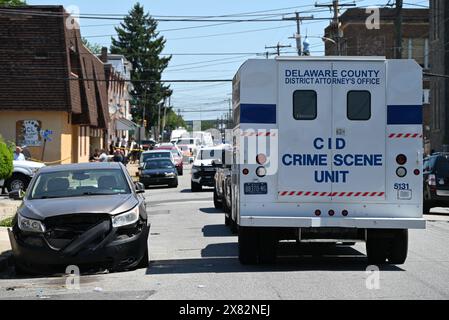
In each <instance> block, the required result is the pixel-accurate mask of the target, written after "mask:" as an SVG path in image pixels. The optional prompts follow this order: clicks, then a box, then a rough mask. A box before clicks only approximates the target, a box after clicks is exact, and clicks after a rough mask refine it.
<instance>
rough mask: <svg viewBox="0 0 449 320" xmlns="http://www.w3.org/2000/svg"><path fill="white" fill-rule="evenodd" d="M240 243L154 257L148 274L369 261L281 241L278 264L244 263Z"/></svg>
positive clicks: (329, 266)
mask: <svg viewBox="0 0 449 320" xmlns="http://www.w3.org/2000/svg"><path fill="white" fill-rule="evenodd" d="M237 255H238V245H237V243H218V244H210V245H208V246H207V247H206V248H204V249H203V250H202V251H201V256H202V258H200V259H175V260H157V261H152V262H151V264H150V268H149V269H148V270H147V274H152V275H156V274H188V273H230V272H297V271H361V272H364V271H366V268H367V266H368V261H367V259H366V256H365V255H364V254H363V253H361V252H360V251H358V250H356V249H354V248H352V247H348V246H337V245H315V244H313V245H310V244H307V245H297V244H296V243H281V244H280V245H279V253H278V259H277V262H276V264H273V265H260V266H244V265H241V264H240V262H239V260H238V256H237ZM379 269H380V270H382V271H404V270H403V269H402V268H400V267H398V266H395V265H384V266H380V267H379Z"/></svg>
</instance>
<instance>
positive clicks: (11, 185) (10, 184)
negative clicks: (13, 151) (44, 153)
mask: <svg viewBox="0 0 449 320" xmlns="http://www.w3.org/2000/svg"><path fill="white" fill-rule="evenodd" d="M30 181H31V178H30V177H28V176H26V175H24V174H22V173H13V175H12V176H11V178H9V179H8V180H7V181H6V184H5V185H6V189H7V190H8V192H11V191H14V190H19V189H22V190H24V191H25V190H26V189H27V188H28V185H29V184H30Z"/></svg>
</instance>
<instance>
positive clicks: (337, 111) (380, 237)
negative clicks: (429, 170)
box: [232, 57, 425, 264]
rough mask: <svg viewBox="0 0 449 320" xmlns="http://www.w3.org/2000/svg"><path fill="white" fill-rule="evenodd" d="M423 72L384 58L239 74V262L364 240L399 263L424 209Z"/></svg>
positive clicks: (266, 63)
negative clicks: (286, 246) (288, 246)
mask: <svg viewBox="0 0 449 320" xmlns="http://www.w3.org/2000/svg"><path fill="white" fill-rule="evenodd" d="M422 92H423V90H422V69H421V67H420V66H419V65H418V64H417V63H416V62H415V61H414V60H387V59H385V58H382V57H278V58H277V59H274V60H256V59H255V60H248V61H246V62H245V63H244V64H243V65H242V66H241V68H240V69H239V71H238V73H237V74H236V76H235V78H234V81H233V111H234V118H235V119H234V120H235V124H236V127H235V128H234V136H233V137H234V164H233V170H232V172H233V174H232V199H233V203H232V219H233V223H235V224H237V225H238V229H239V231H238V237H239V258H240V261H241V262H242V263H243V264H257V263H271V262H273V261H274V260H275V258H276V250H277V246H278V242H279V241H280V240H295V239H296V240H297V241H313V240H325V241H326V240H328V241H331V242H339V241H341V242H346V241H348V242H354V241H366V248H367V256H368V260H369V262H370V263H373V264H382V263H387V262H388V263H391V264H402V263H404V262H405V260H406V257H407V251H408V229H424V228H425V220H424V219H423V215H422V209H423V208H422V194H423V191H422V188H423V182H422V166H423V144H422Z"/></svg>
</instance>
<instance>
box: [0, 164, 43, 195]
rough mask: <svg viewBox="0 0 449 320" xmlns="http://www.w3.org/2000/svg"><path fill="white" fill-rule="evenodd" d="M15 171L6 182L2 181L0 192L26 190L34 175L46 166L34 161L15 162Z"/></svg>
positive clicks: (0, 181) (0, 182)
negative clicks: (4, 190) (2, 190)
mask: <svg viewBox="0 0 449 320" xmlns="http://www.w3.org/2000/svg"><path fill="white" fill-rule="evenodd" d="M13 165H14V170H13V173H12V175H11V177H9V178H8V179H6V180H0V190H1V189H5V188H6V190H7V191H8V192H11V191H15V190H20V189H22V190H26V188H27V187H28V185H29V183H30V181H31V179H32V178H33V176H34V174H35V173H36V172H37V171H38V170H39V169H40V168H42V167H45V164H43V163H39V162H34V161H14V162H13Z"/></svg>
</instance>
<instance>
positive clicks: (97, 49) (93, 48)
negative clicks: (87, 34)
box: [81, 37, 101, 54]
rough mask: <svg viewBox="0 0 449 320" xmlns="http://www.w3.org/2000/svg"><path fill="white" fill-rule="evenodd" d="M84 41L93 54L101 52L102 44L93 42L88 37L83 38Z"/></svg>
mask: <svg viewBox="0 0 449 320" xmlns="http://www.w3.org/2000/svg"><path fill="white" fill-rule="evenodd" d="M81 40H82V41H83V44H84V46H85V47H86V48H87V49H89V50H90V52H92V53H93V54H100V53H101V45H100V44H98V43H91V42H89V40H87V39H86V38H84V37H83V38H82V39H81Z"/></svg>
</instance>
